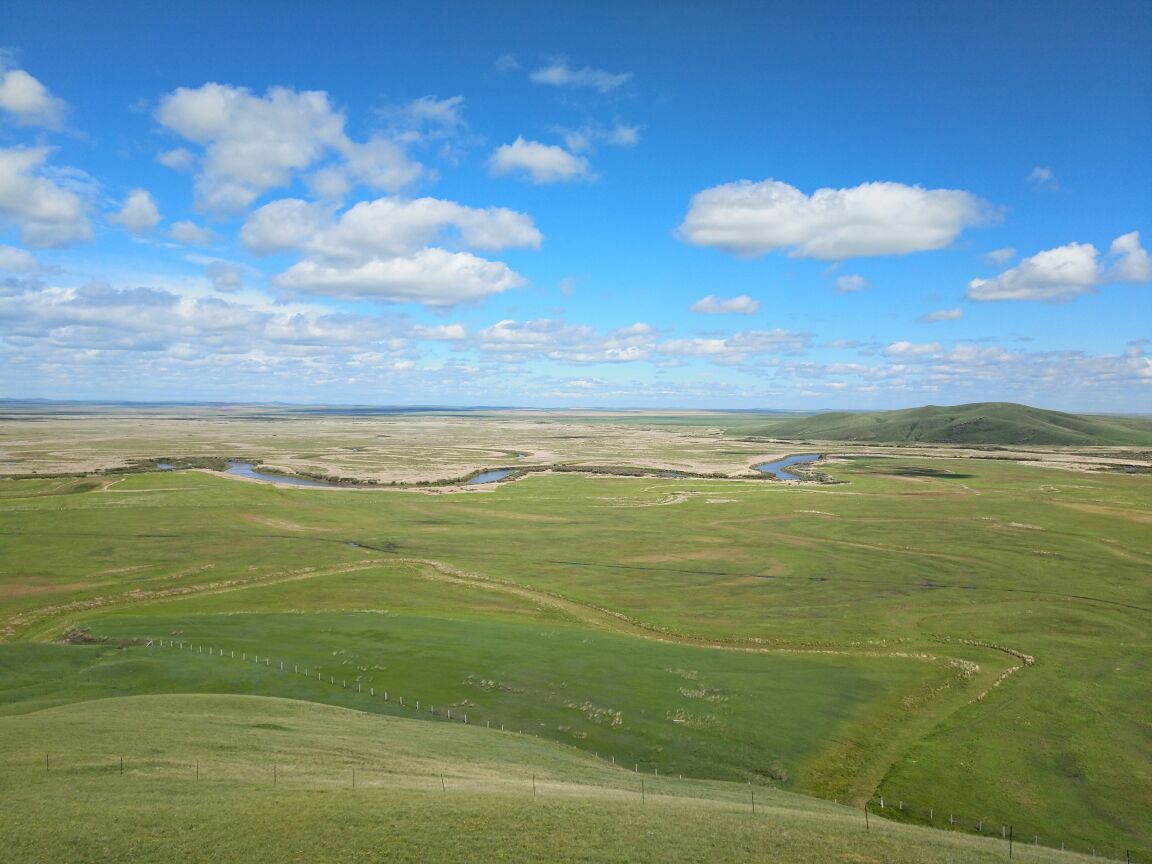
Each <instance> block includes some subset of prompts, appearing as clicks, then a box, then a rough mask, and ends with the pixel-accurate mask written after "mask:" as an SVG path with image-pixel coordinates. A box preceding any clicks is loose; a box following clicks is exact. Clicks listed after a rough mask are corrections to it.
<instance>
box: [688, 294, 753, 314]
mask: <svg viewBox="0 0 1152 864" xmlns="http://www.w3.org/2000/svg"><path fill="white" fill-rule="evenodd" d="M759 308H760V301H759V300H753V299H752V298H751V297H749V296H748V295H747V294H741V295H740V296H739V297H729V298H727V299H724V300H721V299H720V298H718V297H716V296H715V295H714V294H709V295H708V296H707V297H701V298H700V299H699V300H697V301H696V302H695V303H693V304H692V306H691V307H690V311H692V312H698V313H701V314H703V315H752V314H754V313H755V312H756V311H757V310H758V309H759Z"/></svg>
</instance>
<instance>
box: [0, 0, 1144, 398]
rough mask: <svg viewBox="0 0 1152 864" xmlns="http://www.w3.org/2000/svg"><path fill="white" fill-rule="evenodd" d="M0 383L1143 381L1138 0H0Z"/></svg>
mask: <svg viewBox="0 0 1152 864" xmlns="http://www.w3.org/2000/svg"><path fill="white" fill-rule="evenodd" d="M3 5H4V19H5V24H4V26H3V28H2V29H0V51H2V52H3V53H2V54H0V395H3V396H9V397H49V398H73V399H134V400H173V399H174V400H230V401H272V400H280V401H290V402H355V403H374V404H385V403H406V404H412V403H417V404H458V405H467V404H506V405H523V406H620V407H665V408H676V407H680V408H764V409H770V408H793V409H808V408H829V407H850V408H898V407H907V406H912V405H920V404H925V403H935V404H955V403H959V402H968V401H985V400H1005V401H1008V400H1010V401H1021V402H1028V403H1031V404H1035V405H1041V406H1044V407H1052V408H1060V409H1067V410H1084V411H1107V412H1130V411H1142V412H1147V411H1152V342H1150V341H1149V340H1150V338H1152V260H1150V258H1149V254H1148V252H1147V251H1146V250H1147V249H1148V248H1149V245H1150V244H1152V158H1150V157H1149V144H1148V142H1149V141H1152V44H1150V42H1152V4H1148V3H1147V2H1144V0H1132V2H1127V0H1124V2H1119V0H1110V2H1098V3H1092V4H1088V3H1083V2H1013V3H1003V2H968V3H936V2H887V3H885V2H808V3H783V2H779V3H776V2H762V3H742V2H729V3H717V4H688V3H655V2H652V3H613V4H607V3H604V4H601V3H587V4H579V5H578V6H569V5H562V4H552V3H534V4H527V3H487V4H475V3H434V2H424V3H404V2H401V3H388V4H380V3H344V4H333V5H334V6H335V7H336V8H334V9H333V8H326V7H322V6H320V4H306V3H287V4H285V3H258V2H253V3H227V4H225V3H211V2H208V3H205V2H201V3H180V2H175V3H168V4H155V3H135V2H114V3H110V4H101V5H99V6H95V5H91V4H78V3H72V2H53V0H36V2H26V0H5V2H4V4H3Z"/></svg>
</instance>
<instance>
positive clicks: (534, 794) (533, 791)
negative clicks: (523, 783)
mask: <svg viewBox="0 0 1152 864" xmlns="http://www.w3.org/2000/svg"><path fill="white" fill-rule="evenodd" d="M532 797H533V798H535V797H536V775H535V774H533V775H532Z"/></svg>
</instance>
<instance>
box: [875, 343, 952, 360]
mask: <svg viewBox="0 0 1152 864" xmlns="http://www.w3.org/2000/svg"><path fill="white" fill-rule="evenodd" d="M941 348H942V346H941V345H940V343H939V342H919V343H918V342H893V343H892V344H891V345H889V346H888V347H887V348H885V349H884V355H885V356H886V357H909V358H911V357H927V356H929V355H931V354H939V353H940V350H941Z"/></svg>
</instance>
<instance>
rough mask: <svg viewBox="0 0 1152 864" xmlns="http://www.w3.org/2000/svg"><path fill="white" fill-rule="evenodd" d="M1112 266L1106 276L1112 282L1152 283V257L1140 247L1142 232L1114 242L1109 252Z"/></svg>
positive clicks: (1131, 233)
mask: <svg viewBox="0 0 1152 864" xmlns="http://www.w3.org/2000/svg"><path fill="white" fill-rule="evenodd" d="M1108 256H1109V258H1111V259H1112V265H1111V267H1110V268H1109V269H1108V272H1107V273H1106V274H1105V275H1106V278H1107V280H1108V281H1110V282H1133V283H1137V284H1141V283H1145V282H1152V257H1149V255H1148V253H1147V252H1146V251H1145V250H1144V249H1143V248H1142V247H1141V246H1140V232H1138V231H1132V232H1130V233H1128V234H1124V235H1123V236H1121V237H1117V238H1116V239H1115V240H1113V241H1112V248H1111V249H1110V250H1109V251H1108Z"/></svg>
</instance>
